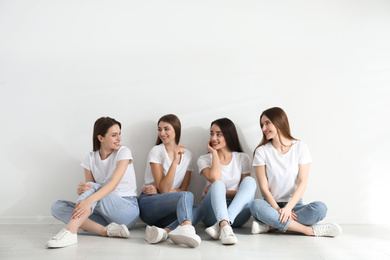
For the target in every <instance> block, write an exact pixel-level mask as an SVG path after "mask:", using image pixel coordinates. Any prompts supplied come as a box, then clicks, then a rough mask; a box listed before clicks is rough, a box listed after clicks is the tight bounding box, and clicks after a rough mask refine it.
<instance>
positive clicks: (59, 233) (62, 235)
mask: <svg viewBox="0 0 390 260" xmlns="http://www.w3.org/2000/svg"><path fill="white" fill-rule="evenodd" d="M66 231H67V230H65V229H62V230H61V231H60V232H58V234H57V235H55V236H54V237H52V238H51V239H50V240H61V239H62V238H63V237H64V236H65V235H66Z"/></svg>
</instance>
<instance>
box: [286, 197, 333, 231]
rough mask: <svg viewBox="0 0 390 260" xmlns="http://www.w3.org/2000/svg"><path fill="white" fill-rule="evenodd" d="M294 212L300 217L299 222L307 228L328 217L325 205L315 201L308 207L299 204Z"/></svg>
mask: <svg viewBox="0 0 390 260" xmlns="http://www.w3.org/2000/svg"><path fill="white" fill-rule="evenodd" d="M293 210H294V211H295V213H296V214H297V216H298V218H297V222H299V223H301V224H303V225H306V226H312V225H314V224H316V223H318V222H320V221H321V220H323V219H324V218H325V217H326V213H327V211H328V208H327V207H326V205H325V203H323V202H321V201H314V202H312V203H309V204H306V205H303V204H297V206H295V207H294V209H293Z"/></svg>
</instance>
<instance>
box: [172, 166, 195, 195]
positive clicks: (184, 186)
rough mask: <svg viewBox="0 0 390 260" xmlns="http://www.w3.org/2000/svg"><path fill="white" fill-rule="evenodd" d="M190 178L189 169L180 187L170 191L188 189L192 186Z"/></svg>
mask: <svg viewBox="0 0 390 260" xmlns="http://www.w3.org/2000/svg"><path fill="white" fill-rule="evenodd" d="M190 180H191V172H190V171H187V172H186V176H185V177H184V179H183V182H182V183H181V185H180V188H178V189H173V190H170V191H169V192H176V191H188V189H189V188H190Z"/></svg>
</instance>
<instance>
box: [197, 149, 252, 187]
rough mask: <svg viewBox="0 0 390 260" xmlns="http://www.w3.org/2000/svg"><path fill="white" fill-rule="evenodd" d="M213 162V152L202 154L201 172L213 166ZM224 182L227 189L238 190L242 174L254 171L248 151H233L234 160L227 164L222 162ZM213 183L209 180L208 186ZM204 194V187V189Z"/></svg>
mask: <svg viewBox="0 0 390 260" xmlns="http://www.w3.org/2000/svg"><path fill="white" fill-rule="evenodd" d="M212 162H213V155H212V154H211V153H208V154H204V155H201V156H200V157H199V159H198V168H199V174H202V170H203V169H205V168H211V166H212ZM221 172H222V182H223V183H225V186H226V189H227V190H238V188H239V186H240V181H241V175H242V174H248V173H251V172H252V166H251V160H250V158H249V156H248V155H247V154H246V153H240V152H233V153H232V160H231V161H230V162H229V164H227V165H222V164H221ZM209 185H211V182H209V181H207V183H206V186H205V188H206V187H207V186H209ZM203 195H204V189H203Z"/></svg>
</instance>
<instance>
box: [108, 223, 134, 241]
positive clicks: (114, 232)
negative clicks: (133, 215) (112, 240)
mask: <svg viewBox="0 0 390 260" xmlns="http://www.w3.org/2000/svg"><path fill="white" fill-rule="evenodd" d="M107 235H108V236H109V237H124V238H128V237H129V236H130V231H129V229H128V228H127V227H126V225H123V224H122V225H118V224H117V223H114V222H112V223H111V224H110V225H108V226H107Z"/></svg>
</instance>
